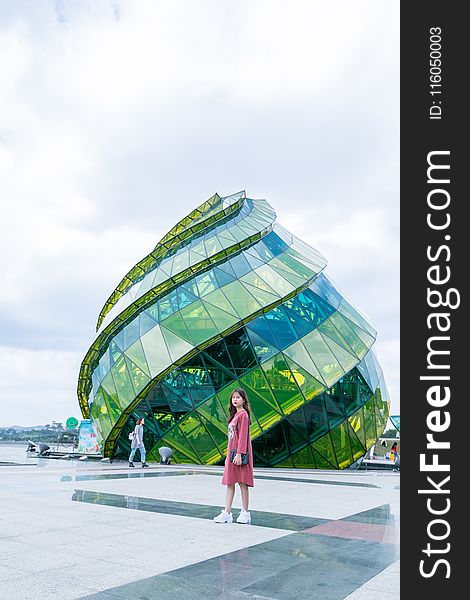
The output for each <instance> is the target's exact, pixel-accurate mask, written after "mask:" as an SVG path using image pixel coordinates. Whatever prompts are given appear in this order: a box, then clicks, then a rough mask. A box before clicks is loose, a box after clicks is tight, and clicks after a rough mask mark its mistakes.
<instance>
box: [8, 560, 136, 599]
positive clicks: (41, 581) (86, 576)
mask: <svg viewBox="0 0 470 600" xmlns="http://www.w3.org/2000/svg"><path fill="white" fill-rule="evenodd" d="M142 575H144V576H145V572H144V571H143V569H141V568H139V569H136V568H131V567H128V568H126V569H123V568H122V565H116V564H113V563H110V562H107V561H103V560H98V559H95V560H93V561H89V562H88V563H87V565H86V568H85V569H77V567H76V566H74V567H64V568H61V569H54V570H50V571H47V572H42V573H35V574H31V575H28V576H26V577H22V578H18V579H17V580H16V581H15V583H14V586H12V589H11V590H10V589H9V595H8V600H37V599H38V598H41V600H49V599H52V598H54V600H72V599H75V598H79V597H81V596H86V595H88V594H91V593H95V592H98V591H102V590H105V589H108V588H110V587H115V586H120V585H123V584H125V583H128V582H129V581H138V580H139V579H141V578H142Z"/></svg>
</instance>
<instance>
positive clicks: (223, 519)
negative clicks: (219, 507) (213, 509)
mask: <svg viewBox="0 0 470 600" xmlns="http://www.w3.org/2000/svg"><path fill="white" fill-rule="evenodd" d="M214 523H233V517H232V513H228V512H227V511H226V510H223V511H222V512H221V513H220V515H218V516H217V517H214Z"/></svg>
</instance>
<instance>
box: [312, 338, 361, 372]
mask: <svg viewBox="0 0 470 600" xmlns="http://www.w3.org/2000/svg"><path fill="white" fill-rule="evenodd" d="M320 335H321V336H322V338H323V340H324V342H325V344H327V346H328V347H329V349H330V350H331V352H332V354H333V355H334V357H335V358H336V359H337V361H338V362H339V364H340V366H341V367H342V369H343V371H344V373H347V372H348V371H350V370H351V369H352V368H353V367H354V366H356V365H357V363H358V362H359V359H358V358H357V356H354V355H353V354H351V353H350V352H348V351H347V350H344V349H343V348H341V346H339V345H338V344H337V343H336V342H335V341H333V340H332V339H331V338H327V337H324V336H323V335H322V334H320Z"/></svg>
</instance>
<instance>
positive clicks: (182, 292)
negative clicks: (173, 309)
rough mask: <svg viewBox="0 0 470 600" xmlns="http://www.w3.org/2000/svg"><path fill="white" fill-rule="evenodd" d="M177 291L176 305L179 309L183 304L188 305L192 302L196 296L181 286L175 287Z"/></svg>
mask: <svg viewBox="0 0 470 600" xmlns="http://www.w3.org/2000/svg"><path fill="white" fill-rule="evenodd" d="M177 293H178V306H179V308H180V309H181V308H184V307H185V306H188V304H191V302H194V301H195V300H197V296H195V295H194V294H192V293H191V292H190V291H189V290H187V289H185V288H184V287H183V286H181V287H179V288H178V289H177Z"/></svg>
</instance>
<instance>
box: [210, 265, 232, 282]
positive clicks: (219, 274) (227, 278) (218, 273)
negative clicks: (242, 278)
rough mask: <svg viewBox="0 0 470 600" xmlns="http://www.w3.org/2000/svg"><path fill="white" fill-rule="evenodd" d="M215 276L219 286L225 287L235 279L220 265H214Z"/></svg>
mask: <svg viewBox="0 0 470 600" xmlns="http://www.w3.org/2000/svg"><path fill="white" fill-rule="evenodd" d="M212 272H213V273H214V277H215V279H216V281H217V283H218V286H219V287H223V286H224V285H227V284H228V283H231V282H232V281H235V277H234V276H233V275H229V274H228V273H226V272H225V271H222V270H221V269H219V268H218V267H214V269H213V271H212Z"/></svg>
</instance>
